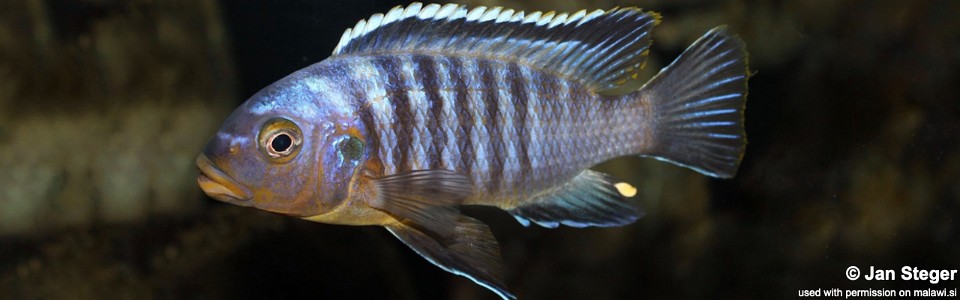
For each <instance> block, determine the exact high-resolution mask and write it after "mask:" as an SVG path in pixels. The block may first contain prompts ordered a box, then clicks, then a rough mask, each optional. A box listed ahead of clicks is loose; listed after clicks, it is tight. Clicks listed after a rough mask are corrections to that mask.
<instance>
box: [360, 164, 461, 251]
mask: <svg viewBox="0 0 960 300" xmlns="http://www.w3.org/2000/svg"><path fill="white" fill-rule="evenodd" d="M373 183H374V186H375V187H376V189H377V193H376V194H377V199H376V200H374V201H372V202H371V203H370V206H371V207H373V208H376V209H378V210H380V211H383V212H386V213H387V214H389V215H391V216H393V217H394V218H396V219H398V220H401V221H404V222H409V223H410V224H413V225H411V226H417V227H418V228H419V229H420V230H423V231H427V232H428V233H431V234H433V235H437V236H448V235H450V234H451V230H453V228H455V227H456V226H455V224H456V221H457V218H458V216H459V215H460V207H459V205H460V203H461V202H462V201H463V199H464V198H466V197H467V195H469V194H470V193H471V192H472V188H473V187H472V185H471V184H470V181H469V179H467V178H466V176H463V175H460V174H458V173H455V172H453V171H448V170H418V171H411V172H408V173H403V174H396V175H391V176H386V177H384V178H380V179H377V180H375V181H374V182H373Z"/></svg>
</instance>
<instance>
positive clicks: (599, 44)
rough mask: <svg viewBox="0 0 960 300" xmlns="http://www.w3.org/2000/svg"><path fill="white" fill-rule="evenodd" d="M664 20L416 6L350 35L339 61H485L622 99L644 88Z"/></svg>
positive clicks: (629, 13)
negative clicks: (650, 52)
mask: <svg viewBox="0 0 960 300" xmlns="http://www.w3.org/2000/svg"><path fill="white" fill-rule="evenodd" d="M659 18H660V17H659V15H657V14H656V13H652V12H645V11H641V10H640V9H638V8H615V9H611V10H607V11H604V10H595V11H592V12H589V13H588V12H587V11H586V10H581V11H579V12H576V13H573V14H567V13H560V14H557V13H555V12H548V13H541V12H531V13H525V12H523V11H515V10H512V9H504V8H502V7H499V6H498V7H492V8H487V7H484V6H479V7H476V8H472V9H470V8H468V7H467V6H465V5H457V4H446V5H442V6H441V5H439V4H429V5H423V4H422V3H418V2H415V3H412V4H410V5H408V6H406V7H401V6H397V7H394V8H393V9H391V10H390V11H389V12H387V13H386V14H375V15H373V16H371V17H370V18H369V19H368V20H369V21H368V20H361V21H360V22H358V23H357V25H356V26H354V27H353V28H350V29H347V31H346V32H344V34H343V36H342V37H341V39H340V43H339V44H338V45H337V47H336V48H335V49H334V51H333V56H348V55H379V54H400V53H443V54H447V55H463V56H471V57H484V58H488V59H498V60H504V61H511V62H517V63H522V64H525V65H528V66H531V67H535V68H541V69H543V70H545V71H549V72H552V73H554V74H557V75H559V76H561V77H564V78H566V79H569V80H574V81H578V82H581V83H582V84H584V85H585V86H587V87H589V88H591V89H592V90H593V91H595V92H598V93H601V94H604V95H622V94H626V93H629V92H633V91H635V90H637V89H638V88H639V87H640V85H641V84H642V82H641V81H639V79H638V78H636V77H637V76H636V74H637V72H639V70H640V69H641V68H642V67H643V65H644V63H645V61H646V53H647V49H648V48H649V46H650V43H651V39H650V31H651V30H652V28H653V26H654V25H656V24H657V23H659Z"/></svg>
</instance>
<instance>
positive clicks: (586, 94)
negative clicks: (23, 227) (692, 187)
mask: <svg viewBox="0 0 960 300" xmlns="http://www.w3.org/2000/svg"><path fill="white" fill-rule="evenodd" d="M659 23H660V15H659V14H657V13H655V12H650V11H644V10H641V9H639V8H634V7H627V8H614V9H609V10H599V9H598V10H593V11H587V10H581V11H579V12H575V13H556V12H545V13H544V12H539V11H537V12H530V13H527V12H524V11H518V10H513V9H507V8H503V7H484V6H479V7H473V8H471V7H467V6H465V5H458V4H444V5H440V4H428V5H424V4H422V3H418V2H417V3H412V4H410V5H408V6H397V7H395V8H393V9H391V10H390V11H389V12H387V13H385V14H375V15H373V16H371V17H370V18H368V19H364V20H361V21H359V22H358V23H357V24H356V26H354V27H352V28H350V29H347V30H346V32H344V34H343V36H342V37H341V39H340V42H339V44H338V45H337V46H336V48H335V49H334V51H333V54H332V55H331V56H330V57H329V58H327V59H325V60H322V61H320V62H317V63H315V64H313V65H310V66H308V67H306V68H304V69H301V70H299V71H296V72H294V73H292V74H290V75H288V76H286V77H284V78H282V79H280V80H278V81H276V82H275V83H273V84H271V85H269V86H267V87H265V88H264V89H262V90H260V91H259V92H257V93H256V94H254V95H253V96H252V97H251V98H249V99H248V100H247V101H246V102H244V103H243V104H242V105H241V106H239V107H238V108H237V109H236V110H235V111H234V112H233V113H231V114H230V115H229V116H228V117H227V119H226V120H225V121H224V124H223V126H222V128H221V129H220V130H219V131H218V132H217V133H216V134H215V135H214V137H213V138H212V139H211V140H210V142H209V143H208V144H207V146H206V147H205V148H204V149H203V152H202V153H201V154H200V155H199V156H198V157H197V159H196V164H197V167H198V169H199V173H200V174H199V175H198V178H197V181H198V184H199V186H200V188H201V189H202V190H203V191H204V192H205V193H206V194H207V195H208V196H210V197H211V198H214V199H216V200H219V201H223V202H227V203H232V204H236V205H240V206H249V207H254V208H257V209H260V210H265V211H269V212H273V213H277V214H281V215H286V216H291V217H296V218H301V219H305V220H309V221H314V222H321V223H328V224H342V225H357V226H382V227H385V228H386V229H387V230H388V231H389V232H390V233H391V234H392V235H394V236H395V237H396V238H398V239H399V240H400V241H402V242H403V243H404V244H405V245H406V246H408V247H410V248H411V249H412V250H413V251H415V252H416V253H417V254H419V255H420V256H422V257H423V258H425V259H426V260H427V261H429V262H430V263H432V264H434V265H436V266H438V267H440V268H442V269H443V270H446V271H448V272H450V273H453V274H456V275H461V276H464V277H466V278H469V279H470V280H472V281H473V282H475V283H477V284H479V285H480V286H483V287H485V288H487V289H489V290H490V291H492V292H494V293H496V294H497V295H498V296H500V297H502V298H504V299H511V298H516V296H515V295H514V294H513V293H511V292H510V291H509V289H508V288H507V286H506V284H505V283H504V279H503V278H504V277H503V274H502V273H503V271H502V269H503V266H502V262H501V257H500V250H499V244H498V243H497V240H496V238H495V237H494V236H493V234H492V233H491V231H490V228H489V227H488V225H486V224H485V223H483V222H482V221H480V220H477V219H475V218H472V217H470V216H467V215H464V214H461V213H460V208H461V207H462V206H467V205H483V206H492V207H496V208H499V209H501V210H503V211H506V212H507V213H509V214H510V215H512V216H513V217H514V218H515V219H516V220H517V221H518V222H520V223H521V224H522V225H523V226H532V225H537V226H542V227H547V228H555V227H558V226H561V225H562V226H569V227H612V226H624V225H628V224H631V223H633V222H634V221H636V220H637V219H639V218H640V217H641V216H642V212H641V211H640V210H638V209H637V208H636V207H635V206H634V205H633V204H632V203H631V201H634V199H632V198H634V197H635V196H636V194H637V189H636V187H634V186H633V185H631V184H629V183H627V182H622V181H618V180H617V179H615V178H613V177H612V176H610V175H608V174H605V173H602V172H598V171H594V170H591V169H590V168H591V167H592V166H594V165H596V164H598V163H601V162H604V161H607V160H610V159H613V158H616V157H621V156H642V157H650V158H654V159H658V160H662V161H666V162H669V163H672V164H676V165H679V166H682V167H686V168H689V169H692V170H694V171H697V172H699V173H702V174H704V175H707V176H711V177H717V178H731V177H733V176H734V175H735V174H736V172H737V169H738V168H739V165H740V162H741V161H742V159H743V155H744V150H745V147H746V144H747V140H746V133H745V131H744V112H745V105H746V97H747V81H748V78H749V77H750V71H749V67H748V62H747V52H746V47H745V44H744V42H743V41H742V40H741V39H740V38H739V37H737V36H736V35H734V34H731V33H730V32H729V29H728V28H727V27H726V26H719V27H716V28H714V29H711V30H709V31H708V32H706V33H705V34H704V35H703V36H702V37H700V38H699V39H697V40H696V41H695V42H693V43H692V44H691V45H690V46H689V47H688V48H687V49H686V50H684V52H683V53H681V54H680V56H679V57H677V58H676V59H675V60H674V61H673V62H672V63H671V64H670V65H668V66H666V67H664V68H663V69H661V70H660V71H659V73H657V74H656V75H655V76H654V77H653V78H651V79H649V80H644V78H640V76H639V71H640V70H641V69H643V68H644V66H645V63H646V57H647V55H648V53H649V47H650V44H651V43H652V39H651V32H652V29H653V27H654V26H655V25H657V24H659Z"/></svg>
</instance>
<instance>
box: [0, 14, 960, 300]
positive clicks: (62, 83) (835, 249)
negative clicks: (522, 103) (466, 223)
mask: <svg viewBox="0 0 960 300" xmlns="http://www.w3.org/2000/svg"><path fill="white" fill-rule="evenodd" d="M461 3H464V4H470V5H488V6H490V5H502V6H506V7H509V8H514V9H524V10H528V11H529V10H557V11H568V12H572V11H576V10H580V9H589V10H592V9H597V8H602V9H609V8H612V7H615V6H638V7H642V8H644V9H646V10H653V11H658V12H660V13H661V14H662V16H663V22H662V23H661V24H660V25H659V26H657V27H656V28H655V29H654V32H653V37H654V43H653V46H652V51H651V57H650V60H649V62H648V64H647V69H646V70H645V72H646V76H648V77H649V76H652V74H654V73H655V72H656V71H657V70H659V69H660V68H661V67H663V66H665V65H666V64H668V63H669V62H671V61H672V60H673V59H674V58H675V57H676V56H677V55H678V54H679V53H680V52H681V51H682V50H683V49H684V48H685V47H686V46H687V45H689V44H690V43H691V42H692V41H693V40H695V39H696V38H697V37H699V36H700V35H702V34H703V33H704V32H706V31H707V30H708V29H710V28H712V27H715V26H717V25H720V24H728V25H729V26H730V30H731V31H732V32H735V33H738V34H739V35H740V36H741V37H742V38H743V39H744V40H745V41H746V44H747V48H748V51H749V53H750V67H751V69H752V70H754V71H755V72H756V74H755V75H754V76H753V77H752V78H751V79H750V94H749V96H748V100H747V112H746V126H747V136H748V138H749V142H750V143H749V145H748V147H747V151H746V155H745V158H744V161H743V164H742V166H741V168H740V170H739V173H738V174H737V176H736V177H735V178H733V179H729V180H719V179H711V178H707V177H704V176H702V175H700V174H697V173H695V172H694V171H690V170H687V169H683V168H679V167H676V166H673V165H669V164H666V163H662V162H659V161H655V160H652V159H641V158H635V157H626V158H620V159H617V160H614V161H610V162H607V163H604V164H602V165H600V166H598V167H597V169H600V170H603V171H605V172H609V173H611V174H613V175H615V176H617V177H619V178H621V179H624V180H625V181H627V182H630V183H633V184H635V185H636V186H637V187H638V189H639V194H638V195H639V196H638V197H636V198H634V199H637V200H636V203H635V204H636V205H637V206H638V207H641V208H642V209H643V210H644V211H645V212H646V216H645V217H644V218H643V219H641V220H639V221H638V222H636V223H635V224H632V225H629V226H625V227H619V228H590V229H574V228H559V229H544V228H540V227H529V228H524V227H522V226H521V225H519V224H518V223H517V222H516V221H515V220H514V219H513V218H512V217H510V216H509V215H508V214H507V213H505V212H502V211H499V210H496V209H490V208H483V207H470V208H466V209H465V210H466V213H467V214H469V215H472V216H475V217H477V218H479V219H481V220H484V221H485V222H486V223H488V224H489V225H490V227H491V229H492V230H493V232H494V234H495V235H496V237H497V238H498V239H499V241H500V246H501V251H502V256H503V259H504V263H505V266H506V279H507V285H508V287H509V288H510V290H511V291H513V292H514V293H515V294H517V295H518V296H519V297H520V298H521V299H527V298H529V299H581V298H588V299H635V298H644V299H675V298H687V299H703V298H708V299H715V298H722V299H729V298H733V299H743V298H753V299H768V298H774V299H777V298H787V297H791V298H792V297H797V292H798V290H800V289H817V288H824V289H829V288H835V287H836V288H844V289H859V288H863V289H867V288H872V289H882V288H885V289H905V288H923V289H926V288H934V289H942V288H947V289H955V288H957V287H958V286H960V281H958V280H953V281H949V280H948V281H942V282H940V283H938V284H931V283H929V282H926V281H919V282H918V281H904V280H892V281H865V280H862V279H861V280H857V281H850V280H848V279H846V276H845V270H846V269H847V267H849V266H859V267H860V268H861V269H862V270H867V269H868V268H869V266H875V267H877V268H884V269H895V270H898V274H899V269H900V268H901V267H902V266H915V267H919V268H923V269H960V221H958V220H957V218H958V217H960V97H958V93H957V90H958V89H960V76H958V75H960V74H958V72H960V38H958V37H960V18H956V15H957V13H960V2H957V1H946V0H945V1H895V0H890V1H832V0H814V1H745V0H730V1H702V0H683V1H667V0H650V1H614V0H599V1H585V0H584V1H577V0H556V1H522V0H507V1H482V0H468V1H461ZM406 4H407V2H397V1H366V0H352V1H308V0H299V1H293V0H285V1H240V0H236V1H214V0H198V1H193V0H177V1H156V0H131V1H111V0H76V1H42V0H0V298H2V299H36V298H45V299H102V298H123V299H130V298H277V297H282V298H314V299H317V298H319V299H379V298H389V299H447V298H454V299H494V298H495V297H496V296H495V294H493V293H491V292H489V291H487V290H486V289H484V288H482V287H480V286H478V285H475V284H473V283H472V282H470V281H469V280H468V279H466V278H463V277H459V276H454V275H451V274H448V273H446V272H444V271H443V270H441V269H439V268H436V267H434V266H433V265H431V264H429V263H428V262H427V261H425V260H423V259H422V258H420V257H419V256H418V255H416V254H415V253H414V252H413V251H410V250H409V249H408V248H407V247H406V246H404V245H403V244H402V243H401V242H399V241H397V240H396V239H394V238H393V237H392V236H391V235H390V234H389V233H388V232H387V231H386V230H384V229H382V228H380V227H351V226H337V225H327V224H319V223H310V222H307V221H303V220H299V219H295V218H290V217H283V216H279V215H274V214H270V213H265V212H261V211H259V210H255V209H251V208H242V207H237V206H233V205H229V204H224V203H219V202H217V201H215V200H212V199H210V198H207V197H206V196H204V195H203V193H202V192H201V191H200V189H199V188H198V187H197V184H196V176H197V171H196V167H195V166H194V158H195V157H196V155H197V154H198V153H199V152H200V150H201V149H202V147H203V145H204V144H205V142H206V141H207V140H208V139H209V138H210V137H212V136H213V134H214V132H215V131H216V130H217V128H218V127H219V126H220V124H221V122H222V121H223V120H224V118H225V117H226V115H227V114H228V113H229V112H230V111H232V110H233V109H234V108H235V107H236V106H238V105H239V104H240V103H242V102H243V101H244V100H245V99H246V98H247V97H249V96H250V95H252V94H253V93H255V92H256V91H258V90H259V89H260V88H263V87H265V86H267V85H268V84H270V83H272V82H273V81H275V80H278V79H280V78H282V77H283V76H285V75H287V74H289V73H291V72H293V71H296V70H298V69H300V68H303V67H306V66H308V65H310V64H312V63H315V62H318V61H320V60H322V59H324V58H326V57H327V56H329V54H330V53H331V51H332V50H333V47H334V46H335V45H336V43H337V42H338V41H339V39H340V35H341V34H342V33H343V31H344V30H345V29H347V28H349V27H352V26H353V25H354V24H356V22H357V21H358V20H360V19H361V18H366V17H369V16H370V15H372V14H374V13H378V12H386V11H387V10H389V9H390V8H391V7H393V6H395V5H406Z"/></svg>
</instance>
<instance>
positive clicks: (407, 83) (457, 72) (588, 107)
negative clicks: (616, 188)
mask: <svg viewBox="0 0 960 300" xmlns="http://www.w3.org/2000/svg"><path fill="white" fill-rule="evenodd" d="M302 72H305V74H304V75H305V76H304V77H303V78H298V79H297V80H302V81H304V84H306V85H307V86H313V87H316V88H318V89H327V90H339V91H340V92H337V93H334V94H337V95H341V97H342V98H341V99H337V100H338V101H336V102H338V103H343V104H344V106H343V107H342V108H341V109H339V110H340V112H341V113H343V114H344V115H345V117H346V119H351V120H352V121H351V122H355V123H354V124H356V126H358V127H359V128H363V130H364V132H365V133H366V136H367V137H368V138H369V145H370V147H371V148H372V149H374V150H373V153H372V155H373V156H374V157H375V158H376V159H379V161H380V162H381V163H382V167H383V171H382V174H383V175H393V174H397V173H404V172H408V171H412V170H431V169H443V170H456V171H458V172H462V173H463V174H468V177H469V178H470V180H471V183H472V184H473V186H474V188H475V189H474V193H473V194H471V195H470V197H469V198H467V200H466V201H465V203H464V204H484V205H494V206H498V207H502V208H512V207H514V206H516V205H517V203H519V202H522V201H524V200H530V199H531V196H533V194H534V193H536V192H538V191H542V190H545V189H550V188H552V187H554V186H557V185H559V184H562V183H565V182H567V181H569V180H570V179H571V178H573V177H574V176H575V175H577V174H578V173H580V172H581V171H583V170H584V169H587V168H589V167H590V166H592V165H595V164H597V163H600V162H603V161H606V160H609V159H611V158H614V157H618V156H623V155H628V154H634V153H640V152H642V150H643V147H644V144H645V143H649V141H650V139H649V138H647V137H645V135H649V130H644V128H645V127H650V126H652V125H654V124H648V123H646V122H643V120H651V118H649V117H646V118H645V117H643V116H644V115H648V114H650V109H649V106H648V105H645V104H644V102H643V101H637V100H636V99H635V98H636V97H637V96H636V95H633V94H627V95H623V96H616V97H606V96H600V95H598V94H596V93H594V92H592V91H589V90H587V89H586V88H585V87H583V86H582V85H580V84H578V83H577V82H574V81H570V80H566V79H563V78H560V77H558V76H555V75H551V74H548V73H545V72H542V71H539V70H535V69H531V68H529V67H527V66H524V65H521V64H517V63H512V62H504V61H497V60H490V59H482V58H469V57H448V56H440V55H433V56H430V55H412V54H407V55H381V56H372V57H370V56H363V57H347V58H342V59H332V60H327V61H324V62H322V63H319V64H317V65H314V66H311V67H310V68H307V69H305V70H303V71H302ZM317 92H318V93H320V92H321V91H317ZM296 105H300V106H303V105H312V103H298V104H296ZM317 109H322V107H318V108H317ZM638 120H639V121H638Z"/></svg>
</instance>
